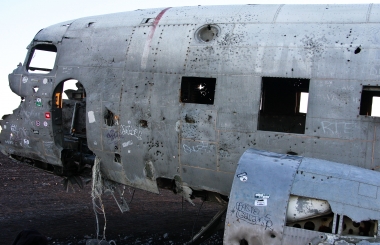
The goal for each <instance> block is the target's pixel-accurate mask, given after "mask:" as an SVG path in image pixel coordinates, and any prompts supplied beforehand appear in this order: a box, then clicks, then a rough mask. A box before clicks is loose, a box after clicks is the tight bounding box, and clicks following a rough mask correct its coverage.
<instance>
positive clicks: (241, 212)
mask: <svg viewBox="0 0 380 245" xmlns="http://www.w3.org/2000/svg"><path fill="white" fill-rule="evenodd" d="M236 217H237V218H238V219H240V220H244V221H246V222H247V223H250V224H252V225H260V226H262V227H264V228H265V230H273V228H272V226H273V222H272V220H271V219H270V215H269V214H265V215H260V210H259V209H258V208H255V207H253V206H251V205H249V204H246V203H242V202H237V203H236Z"/></svg>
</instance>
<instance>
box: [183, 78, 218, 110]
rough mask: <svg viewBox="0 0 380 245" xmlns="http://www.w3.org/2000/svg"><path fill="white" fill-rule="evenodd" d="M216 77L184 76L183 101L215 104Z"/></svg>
mask: <svg viewBox="0 0 380 245" xmlns="http://www.w3.org/2000/svg"><path fill="white" fill-rule="evenodd" d="M215 84H216V78H205V77H182V83H181V102H182V103H194V104H207V105H213V104H214V95H215Z"/></svg>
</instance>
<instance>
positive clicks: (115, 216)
mask: <svg viewBox="0 0 380 245" xmlns="http://www.w3.org/2000/svg"><path fill="white" fill-rule="evenodd" d="M61 181H62V178H60V177H57V176H54V175H51V174H48V173H45V172H42V171H41V170H37V169H34V168H31V167H29V166H27V165H25V164H23V163H19V162H16V161H13V160H11V159H9V158H8V157H6V156H4V155H2V154H0V244H12V242H13V241H14V239H15V237H16V236H17V234H18V233H19V232H20V231H22V230H24V229H36V230H37V231H39V232H40V233H42V234H43V235H45V236H46V237H47V238H48V241H49V244H55V245H61V244H62V245H63V244H65V245H66V244H71V245H73V244H85V243H86V240H87V239H92V238H95V236H96V219H95V214H94V211H93V208H92V199H91V195H90V192H91V185H90V184H88V185H86V186H85V187H84V189H80V188H79V187H78V186H75V188H74V189H75V193H74V192H73V191H72V190H71V191H70V192H66V191H65V190H64V189H63V185H62V183H61ZM131 197H132V195H130V194H129V192H127V195H126V199H127V200H128V198H131ZM102 199H103V203H104V207H105V213H106V219H107V222H106V233H105V234H106V240H107V241H110V240H113V241H115V243H116V244H117V245H122V244H183V243H184V242H186V241H188V240H190V238H191V234H192V233H193V232H194V233H196V232H197V231H198V230H199V229H200V228H201V227H202V226H204V225H206V224H207V222H208V221H209V220H210V219H211V218H212V217H213V216H214V214H216V212H217V211H218V209H219V206H218V205H217V204H213V203H203V205H201V204H202V202H201V200H199V199H196V200H195V204H196V205H195V207H193V206H192V205H190V204H189V203H187V202H184V203H183V202H182V198H181V197H180V196H176V195H174V194H173V193H172V192H170V191H166V190H161V194H159V195H156V194H152V193H149V192H145V191H141V190H136V191H135V194H134V197H133V200H132V203H131V204H130V209H131V210H130V212H126V213H121V212H120V210H119V208H118V207H117V205H116V203H115V201H114V200H113V197H112V196H110V195H103V197H102ZM201 206H202V208H201V209H200V207H201ZM199 210H200V211H199ZM198 213H199V215H198ZM99 219H100V220H101V231H100V234H102V233H103V224H104V218H103V216H99ZM193 227H194V228H193ZM222 240H223V234H222V233H217V234H215V235H214V236H213V237H211V238H210V239H209V240H208V241H206V242H204V243H203V244H222Z"/></svg>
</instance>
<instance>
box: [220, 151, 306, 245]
mask: <svg viewBox="0 0 380 245" xmlns="http://www.w3.org/2000/svg"><path fill="white" fill-rule="evenodd" d="M301 160H302V158H301V157H296V156H288V155H281V154H276V153H273V152H264V151H259V150H254V149H248V150H246V151H245V152H244V154H243V156H242V157H241V158H240V160H239V165H238V168H237V171H236V175H235V176H234V181H233V184H232V190H231V194H230V199H229V203H228V209H227V214H226V222H225V232H224V244H240V240H242V239H245V240H246V241H247V242H248V244H257V245H264V244H268V245H269V244H273V245H274V244H284V243H282V240H283V235H284V226H285V222H286V220H285V218H286V217H285V216H286V215H285V213H286V209H287V207H288V199H289V195H290V190H291V188H292V185H293V179H294V175H295V173H296V171H297V168H298V166H299V164H300V162H301ZM274 179H275V180H276V181H273V180H274ZM258 195H262V196H263V195H264V197H262V196H261V197H257V196H258ZM265 195H266V197H265ZM260 200H261V201H260ZM260 202H261V204H260ZM288 244H291V243H288Z"/></svg>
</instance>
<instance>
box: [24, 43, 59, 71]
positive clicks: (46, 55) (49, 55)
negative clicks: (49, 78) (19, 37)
mask: <svg viewBox="0 0 380 245" xmlns="http://www.w3.org/2000/svg"><path fill="white" fill-rule="evenodd" d="M56 56H57V47H56V46H54V45H51V44H38V45H36V46H34V47H33V48H32V51H31V52H30V56H29V60H28V66H27V69H28V72H29V73H42V74H47V73H49V72H50V71H51V70H52V69H53V68H54V64H55V58H56Z"/></svg>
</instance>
